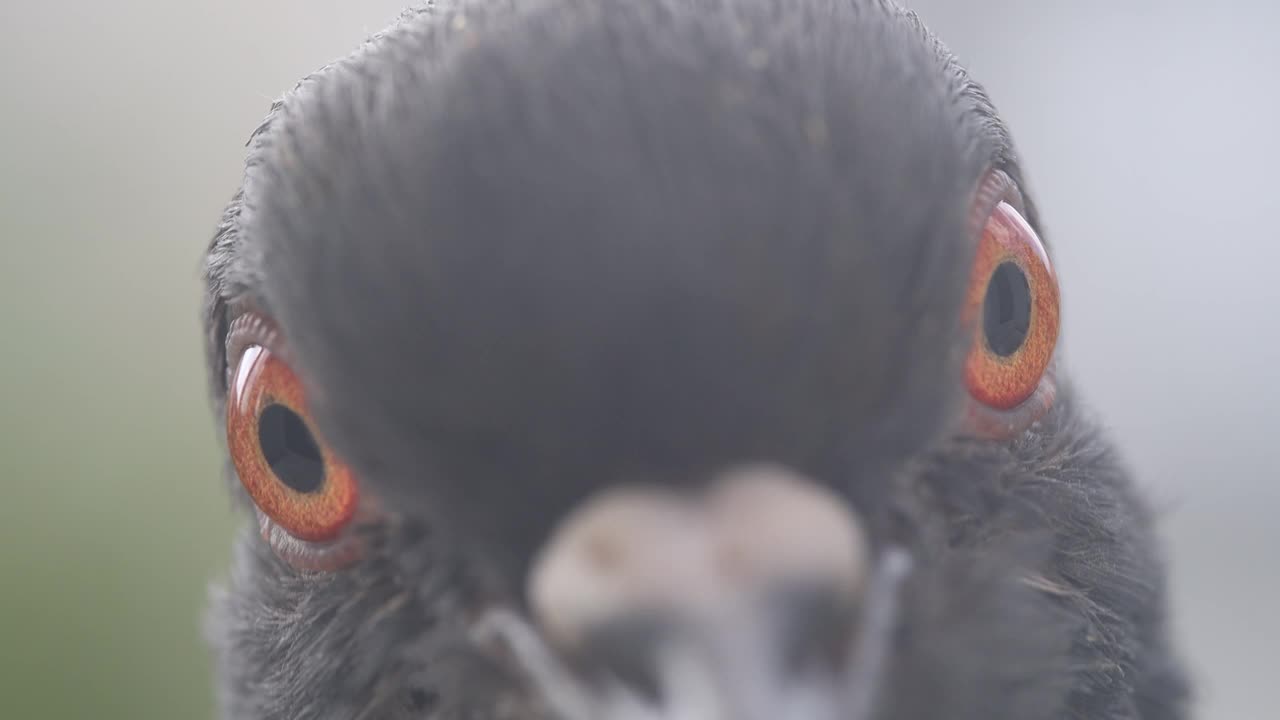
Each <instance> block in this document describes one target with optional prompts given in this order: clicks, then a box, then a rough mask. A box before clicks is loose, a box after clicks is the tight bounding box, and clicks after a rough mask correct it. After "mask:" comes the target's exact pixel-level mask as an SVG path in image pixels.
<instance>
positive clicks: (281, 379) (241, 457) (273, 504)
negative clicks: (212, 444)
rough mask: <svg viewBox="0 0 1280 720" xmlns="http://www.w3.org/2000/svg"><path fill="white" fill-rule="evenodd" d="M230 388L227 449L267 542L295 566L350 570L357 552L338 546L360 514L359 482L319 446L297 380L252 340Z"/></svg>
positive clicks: (242, 351)
mask: <svg viewBox="0 0 1280 720" xmlns="http://www.w3.org/2000/svg"><path fill="white" fill-rule="evenodd" d="M229 380H230V383H229V387H228V393H227V445H228V449H229V450H230V452H231V459H232V462H233V464H234V465H235V469H236V473H237V474H238V475H239V477H240V482H241V484H243V485H244V488H245V490H246V491H247V492H248V493H249V496H250V497H251V498H252V499H253V502H254V504H255V505H256V506H257V508H258V511H259V512H260V513H261V514H262V516H263V522H262V530H263V535H264V536H266V538H267V539H268V541H270V542H271V545H272V547H273V548H274V549H275V550H276V552H277V554H279V555H280V556H281V557H282V558H283V559H285V560H286V561H289V562H290V563H291V564H293V565H295V566H298V567H301V568H304V569H332V568H333V567H334V566H335V565H341V564H344V563H342V562H336V561H337V560H341V559H343V558H345V557H349V556H350V553H349V552H346V551H348V550H349V549H350V548H349V547H345V544H344V543H338V542H337V540H338V538H339V536H340V535H341V534H342V533H343V531H344V530H345V529H346V528H347V527H348V525H349V524H350V523H351V521H352V519H353V518H354V517H355V514H356V508H357V500H358V493H357V484H356V479H355V476H354V475H353V473H352V471H351V469H350V468H349V467H348V466H347V465H346V464H345V463H343V462H342V460H341V459H339V458H338V457H337V456H336V455H335V454H334V453H333V452H332V451H331V450H330V449H329V448H328V447H327V446H326V445H325V443H324V442H323V441H322V440H321V439H320V436H319V433H318V432H317V430H316V428H315V425H314V424H313V423H312V421H311V416H310V412H309V410H308V408H307V402H306V397H305V396H304V394H303V391H302V386H301V383H300V382H299V380H298V378H297V376H296V375H294V373H293V370H292V369H291V368H290V367H289V365H288V364H286V363H285V361H284V359H283V358H281V357H280V356H279V355H277V354H276V353H274V352H273V351H272V350H271V349H269V347H268V346H267V344H266V343H262V344H258V343H256V342H253V341H252V340H251V341H249V342H247V343H245V344H244V347H243V348H241V349H239V358H238V362H237V363H236V366H235V369H234V371H233V373H232V375H231V377H230V378H229ZM281 530H282V531H283V532H284V535H282V534H281V533H280V532H279V531H281ZM335 549H341V550H343V551H344V552H339V553H336V555H335V553H334V552H332V551H333V550H335ZM338 556H342V557H338Z"/></svg>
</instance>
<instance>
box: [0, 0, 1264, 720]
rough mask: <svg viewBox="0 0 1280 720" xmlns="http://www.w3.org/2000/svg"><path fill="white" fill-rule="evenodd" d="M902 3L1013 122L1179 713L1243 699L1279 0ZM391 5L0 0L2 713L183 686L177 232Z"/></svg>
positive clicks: (203, 711)
mask: <svg viewBox="0 0 1280 720" xmlns="http://www.w3.org/2000/svg"><path fill="white" fill-rule="evenodd" d="M912 4H913V6H914V7H915V8H916V9H917V10H919V12H920V14H921V15H922V16H923V17H924V19H925V20H926V22H927V23H928V24H930V26H931V27H933V28H934V30H935V31H937V32H938V33H939V34H940V35H941V36H942V37H943V38H944V39H945V40H946V41H947V42H948V43H949V44H950V45H951V47H952V48H953V49H954V50H955V51H956V52H957V53H958V54H959V55H960V57H961V58H962V60H963V61H965V62H966V63H967V64H968V65H969V67H970V69H971V70H973V72H974V73H975V75H976V76H977V77H978V78H979V79H981V80H982V81H983V82H984V83H985V84H986V85H987V87H988V89H989V90H990V92H991V95H992V96H993V98H994V99H995V101H996V103H997V105H998V106H999V107H1000V109H1001V110H1002V112H1003V114H1004V116H1005V117H1006V119H1007V120H1008V121H1009V122H1010V124H1011V126H1012V127H1013V128H1014V131H1015V135H1016V137H1017V139H1018V142H1019V144H1020V147H1021V150H1022V153H1023V155H1024V157H1025V162H1026V165H1027V167H1028V168H1029V170H1030V177H1031V181H1032V189H1033V191H1034V192H1035V193H1036V194H1037V198H1038V200H1039V201H1040V203H1041V206H1042V209H1043V214H1044V217H1045V219H1046V222H1047V226H1048V229H1049V236H1050V239H1051V241H1052V242H1053V243H1054V245H1055V251H1056V253H1057V260H1058V266H1059V271H1060V273H1061V276H1062V277H1063V282H1064V295H1065V299H1064V302H1065V311H1064V312H1065V324H1066V327H1065V338H1066V340H1065V343H1066V352H1067V362H1068V365H1069V368H1070V370H1071V372H1073V373H1074V374H1075V375H1076V377H1077V378H1078V380H1079V381H1080V382H1079V384H1080V385H1081V386H1082V387H1083V388H1084V389H1085V390H1086V392H1087V395H1088V396H1089V399H1090V400H1091V401H1092V403H1093V404H1094V405H1095V406H1096V407H1097V408H1098V410H1099V411H1100V414H1102V415H1103V416H1104V417H1105V419H1106V421H1107V423H1108V424H1109V425H1110V426H1111V428H1112V430H1113V432H1114V434H1115V435H1116V436H1117V437H1118V438H1119V440H1120V441H1121V443H1122V444H1123V446H1124V448H1125V450H1126V452H1127V455H1128V458H1129V460H1130V462H1131V464H1132V465H1133V466H1134V467H1135V468H1136V469H1137V471H1138V472H1139V473H1140V476H1141V478H1142V481H1143V482H1144V483H1145V484H1146V486H1147V487H1148V488H1149V490H1150V492H1151V494H1152V496H1153V497H1154V498H1155V499H1156V503H1157V505H1158V507H1159V508H1160V510H1161V513H1162V515H1163V519H1164V531H1165V534H1166V536H1167V538H1168V540H1169V543H1170V544H1169V550H1170V554H1171V556H1172V560H1173V570H1174V576H1173V584H1174V603H1175V609H1176V611H1177V618H1178V631H1179V636H1180V641H1181V645H1182V648H1183V650H1184V652H1185V653H1186V655H1187V656H1188V657H1189V658H1190V661H1191V664H1192V667H1193V668H1194V670H1195V671H1196V673H1197V675H1198V679H1199V683H1200V692H1201V695H1202V701H1201V708H1202V712H1201V717H1203V718H1211V719H1212V720H1244V719H1250V718H1263V717H1275V710H1274V707H1273V704H1272V703H1271V702H1269V701H1270V699H1271V694H1272V691H1273V687H1272V685H1273V684H1274V679H1273V675H1274V662H1275V661H1274V659H1273V657H1272V654H1273V652H1274V650H1275V648H1276V647H1277V645H1278V644H1280V619H1278V617H1280V614H1278V613H1277V610H1276V609H1277V608H1278V607H1280V560H1278V559H1277V555H1278V554H1280V553H1278V552H1277V551H1280V523H1278V522H1276V521H1275V519H1274V516H1275V514H1276V513H1277V511H1278V510H1280V453H1278V451H1277V447H1278V446H1280V442H1278V440H1277V437H1276V435H1277V430H1280V411H1278V409H1277V408H1280V380H1277V378H1276V368H1277V367H1280V329H1278V325H1280V322H1278V321H1277V316H1280V283H1277V282H1276V270H1277V268H1280V230H1277V224H1276V220H1275V218H1276V217H1278V216H1280V212H1278V211H1280V207H1278V204H1280V200H1278V198H1280V192H1277V187H1276V186H1277V181H1276V177H1277V170H1278V168H1280V139H1278V138H1280V135H1278V134H1277V132H1276V127H1277V115H1278V113H1280V93H1278V92H1277V88H1280V85H1278V84H1277V83H1278V82H1280V81H1278V80H1277V79H1276V78H1277V74H1278V73H1280V43H1278V42H1277V41H1276V39H1275V28H1277V27H1280V4H1276V3H1273V2H1269V1H1266V0H1258V1H1256V2H1246V1H1245V0H1235V1H1234V2H1231V1H1224V2H1219V3H1206V2H1191V1H1186V2H1182V1H1177V0H1163V1H1159V2H1148V3H1144V2H1130V3H1117V2H1095V1H1078V2H1072V3H1059V2H1048V1H1045V2H1035V1H1032V0H970V1H964V0H916V1H915V2H914V3H912ZM401 5H402V3H401V2H398V1H395V0H363V1H362V2H359V3H356V2H341V1H339V0H269V1H268V2H262V1H261V0H216V1H214V0H200V1H195V0H188V1H186V2H181V3H175V2H164V1H162V0H117V1H116V2H110V3H97V2H86V1H84V0H81V1H79V2H76V1H74V0H73V1H68V2H60V3H41V2H36V0H6V2H4V3H3V4H2V5H0V88H3V90H0V98H2V99H0V103H2V104H0V243H2V246H0V482H2V483H3V489H4V492H3V494H2V495H0V717H4V718H88V717H93V718H98V719H100V720H108V719H111V718H133V719H138V718H208V717H210V716H211V714H212V711H213V696H212V689H211V680H210V661H209V657H208V655H207V653H206V651H205V648H204V645H203V641H202V639H201V635H200V622H201V620H200V618H201V614H202V610H203V606H204V602H205V601H204V597H205V593H206V588H207V586H208V584H209V583H210V582H213V581H215V580H216V579H217V578H218V577H219V576H220V575H221V574H222V573H223V572H225V567H226V565H227V558H228V548H229V538H230V533H231V531H232V529H233V527H235V525H236V524H237V523H238V522H240V519H239V518H238V517H236V516H235V515H234V514H233V513H232V512H230V509H229V503H228V501H227V499H226V495H225V493H224V492H223V488H222V486H221V479H220V476H219V471H220V456H221V455H220V453H221V451H220V449H219V446H218V440H217V438H218V431H217V428H216V426H215V423H214V421H213V419H212V418H211V417H210V415H209V412H208V409H207V405H206V399H205V375H204V367H203V357H202V351H201V347H200V339H199V330H198V319H199V304H200V293H201V290H200V280H199V272H200V263H201V255H202V252H203V249H204V246H205V244H206V242H207V241H208V238H209V237H210V235H211V233H212V231H213V228H214V225H215V223H216V222H217V219H218V215H219V212H220V211H221V209H222V205H223V203H224V202H225V201H226V200H227V199H228V198H229V197H230V195H231V193H232V192H233V191H234V190H235V188H236V185H237V183H238V179H239V176H240V172H241V161H242V159H243V154H244V147H243V145H244V142H245V140H246V139H247V137H248V134H249V131H250V130H252V129H253V128H254V126H255V125H256V124H257V122H258V121H259V120H260V119H261V117H262V116H263V114H264V113H265V112H266V110H267V107H268V106H269V104H270V103H271V101H272V99H273V98H275V97H277V96H278V95H279V94H281V93H282V92H283V91H284V90H286V89H287V88H289V87H291V86H292V84H293V83H294V81H295V80H296V79H297V78H299V77H300V76H302V75H303V74H305V73H307V72H309V71H310V70H313V69H315V68H316V67H318V66H319V65H321V64H322V63H324V62H326V61H328V60H330V59H332V58H335V57H337V56H339V55H342V54H345V53H346V52H347V51H349V50H350V49H352V48H353V47H354V46H355V45H356V44H357V43H358V42H359V41H360V40H362V39H363V38H364V37H365V36H366V35H368V34H369V33H371V32H373V31H375V30H377V29H378V28H380V27H381V26H382V25H383V24H385V23H386V22H387V21H388V20H390V19H391V18H393V17H394V16H395V15H396V13H397V12H398V10H399V9H400V7H401Z"/></svg>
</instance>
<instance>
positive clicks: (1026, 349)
mask: <svg viewBox="0 0 1280 720" xmlns="http://www.w3.org/2000/svg"><path fill="white" fill-rule="evenodd" d="M964 321H965V323H966V326H972V327H973V328H974V335H973V345H972V347H971V348H970V350H969V355H968V358H967V360H966V361H965V368H964V375H965V384H966V386H967V387H968V389H969V394H970V395H971V396H973V398H974V400H976V401H977V402H978V403H980V404H981V405H984V406H986V407H987V408H991V409H994V410H998V411H1011V410H1015V409H1017V408H1019V406H1021V405H1022V404H1023V403H1024V402H1026V401H1027V400H1028V399H1029V398H1032V397H1033V396H1036V397H1042V396H1043V398H1044V399H1045V400H1047V402H1046V403H1045V407H1044V409H1047V408H1048V403H1051V402H1052V398H1053V393H1052V392H1051V391H1050V392H1045V391H1043V390H1042V381H1044V380H1045V373H1046V371H1047V370H1048V369H1049V364H1050V362H1051V361H1052V359H1053V352H1054V347H1055V346H1056V344H1057V340H1058V325H1059V318H1058V280H1057V277H1056V276H1055V274H1054V271H1053V266H1052V265H1051V264H1050V263H1049V256H1048V254H1047V253H1045V250H1044V246H1043V245H1041V243H1040V238H1039V237H1038V236H1037V235H1036V232H1035V230H1034V229H1032V227H1031V225H1030V224H1028V223H1027V221H1026V220H1024V219H1023V218H1022V216H1021V215H1020V214H1019V213H1018V211H1017V210H1016V209H1014V207H1013V206H1012V205H1010V204H1009V203H1007V202H1000V203H999V204H997V205H996V207H995V209H994V210H993V211H992V212H991V215H990V217H989V218H988V219H987V222H986V226H985V227H984V229H983V232H982V238H981V240H980V241H979V243H978V254H977V258H976V260H975V261H974V266H973V273H972V275H971V279H970V282H969V292H968V296H967V298H966V304H965V313H964ZM1038 390H1040V392H1037V391H1038Z"/></svg>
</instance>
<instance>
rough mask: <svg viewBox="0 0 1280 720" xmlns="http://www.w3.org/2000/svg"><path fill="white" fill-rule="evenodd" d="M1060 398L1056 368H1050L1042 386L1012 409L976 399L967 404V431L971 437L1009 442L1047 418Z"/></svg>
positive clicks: (1043, 378)
mask: <svg viewBox="0 0 1280 720" xmlns="http://www.w3.org/2000/svg"><path fill="white" fill-rule="evenodd" d="M1057 396H1058V383H1057V379H1056V378H1055V368H1054V366H1053V365H1050V367H1049V369H1048V370H1046V371H1045V374H1044V377H1042V378H1041V379H1040V385H1039V386H1037V387H1036V389H1035V390H1034V391H1033V392H1032V393H1031V395H1030V397H1028V398H1027V399H1026V400H1023V401H1022V402H1021V403H1020V404H1019V405H1017V406H1016V407H1013V408H1009V409H1008V410H1001V409H998V408H993V407H991V406H989V405H984V404H983V403H982V402H981V401H980V400H977V399H974V398H972V397H970V398H968V399H967V401H966V409H965V430H966V432H967V434H969V435H971V436H973V437H976V438H981V439H984V440H1007V439H1009V438H1011V437H1013V436H1015V435H1017V434H1018V433H1020V432H1022V431H1023V430H1026V429H1027V428H1028V427H1030V426H1031V424H1032V423H1034V422H1035V421H1036V420H1039V419H1040V418H1042V417H1044V415H1045V414H1047V413H1048V411H1049V409H1050V408H1052V407H1053V403H1054V401H1055V400H1056V399H1057Z"/></svg>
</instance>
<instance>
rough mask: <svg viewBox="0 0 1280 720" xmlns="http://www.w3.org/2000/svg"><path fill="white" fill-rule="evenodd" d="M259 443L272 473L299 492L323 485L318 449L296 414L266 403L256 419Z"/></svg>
mask: <svg viewBox="0 0 1280 720" xmlns="http://www.w3.org/2000/svg"><path fill="white" fill-rule="evenodd" d="M258 443H259V445H261V446H262V455H263V457H265V458H266V459H267V465H269V466H271V472H273V473H275V474H276V477H277V478H280V482H282V483H284V484H285V485H288V486H289V487H291V488H293V489H294V490H297V491H298V492H302V493H309V492H315V491H317V490H319V489H320V486H321V485H323V484H324V460H322V459H321V457H320V448H319V446H317V445H316V440H315V438H314V437H312V436H311V431H310V430H309V429H307V424H306V423H304V422H303V421H302V418H300V417H298V414H297V413H295V412H294V411H292V410H290V409H289V408H287V407H285V406H283V405H268V406H267V408H266V409H265V410H263V411H262V415H261V416H260V417H259V418H258Z"/></svg>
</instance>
